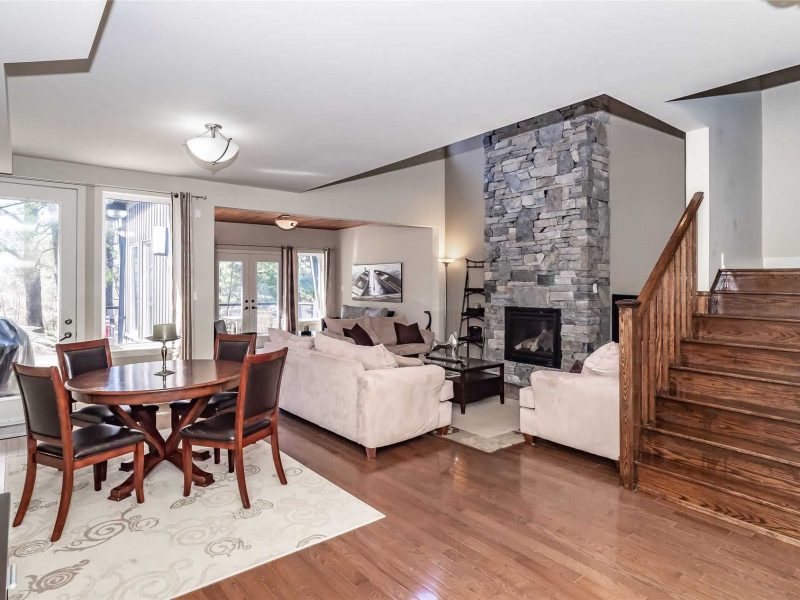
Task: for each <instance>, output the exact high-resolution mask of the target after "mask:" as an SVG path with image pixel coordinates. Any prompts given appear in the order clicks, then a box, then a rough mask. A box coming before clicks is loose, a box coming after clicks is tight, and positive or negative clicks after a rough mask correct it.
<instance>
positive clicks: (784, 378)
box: [670, 365, 800, 386]
mask: <svg viewBox="0 0 800 600" xmlns="http://www.w3.org/2000/svg"><path fill="white" fill-rule="evenodd" d="M670 369H674V370H678V371H692V372H694V373H707V374H709V375H722V376H724V377H736V378H739V379H751V380H753V381H765V382H768V383H778V384H783V385H791V386H800V376H796V375H786V374H784V373H769V374H766V375H765V374H764V373H760V372H758V371H747V370H743V369H733V368H729V367H712V366H711V365H703V366H702V367H701V366H689V365H671V366H670Z"/></svg>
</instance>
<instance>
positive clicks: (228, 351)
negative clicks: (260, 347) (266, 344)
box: [214, 333, 256, 363]
mask: <svg viewBox="0 0 800 600" xmlns="http://www.w3.org/2000/svg"><path fill="white" fill-rule="evenodd" d="M255 353H256V334H255V333H242V334H238V335H234V334H231V333H218V334H217V336H216V337H215V338H214V358H215V359H217V360H232V361H235V362H239V363H240V362H244V358H245V356H247V355H248V354H255Z"/></svg>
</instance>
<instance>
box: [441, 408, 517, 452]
mask: <svg viewBox="0 0 800 600" xmlns="http://www.w3.org/2000/svg"><path fill="white" fill-rule="evenodd" d="M444 437H445V439H448V440H452V441H454V442H458V443H459V444H464V445H465V446H470V447H472V448H477V449H478V450H481V451H483V452H489V453H491V452H496V451H498V450H501V449H503V448H508V447H509V446H514V445H515V444H521V443H522V442H524V441H525V438H524V437H523V436H522V434H521V433H520V431H519V400H516V399H514V398H509V397H508V395H506V401H505V404H500V396H494V397H492V398H486V399H484V400H479V401H478V402H473V403H471V404H467V412H466V414H463V415H462V414H461V406H460V405H459V404H455V403H453V421H452V423H451V424H450V429H449V431H448V433H447V435H445V436H444Z"/></svg>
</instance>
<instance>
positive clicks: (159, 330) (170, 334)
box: [148, 323, 179, 342]
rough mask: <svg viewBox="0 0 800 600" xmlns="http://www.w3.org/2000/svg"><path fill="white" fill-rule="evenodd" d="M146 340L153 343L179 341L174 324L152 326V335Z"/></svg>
mask: <svg viewBox="0 0 800 600" xmlns="http://www.w3.org/2000/svg"><path fill="white" fill-rule="evenodd" d="M148 339H151V340H153V341H154V342H173V341H175V340H177V339H179V338H178V330H177V328H176V327H175V323H159V324H157V325H153V335H152V336H150V337H149V338H148Z"/></svg>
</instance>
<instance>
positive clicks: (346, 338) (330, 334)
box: [317, 330, 356, 344]
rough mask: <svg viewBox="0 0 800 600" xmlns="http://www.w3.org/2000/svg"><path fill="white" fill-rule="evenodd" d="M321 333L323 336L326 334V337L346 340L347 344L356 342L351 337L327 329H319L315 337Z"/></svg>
mask: <svg viewBox="0 0 800 600" xmlns="http://www.w3.org/2000/svg"><path fill="white" fill-rule="evenodd" d="M321 335H325V336H328V337H330V338H333V339H335V340H339V341H340V342H347V343H348V344H355V343H356V342H355V340H354V339H352V338H349V337H346V336H344V335H339V334H338V333H333V332H332V331H328V330H325V331H320V332H319V333H317V337H319V336H321Z"/></svg>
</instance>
